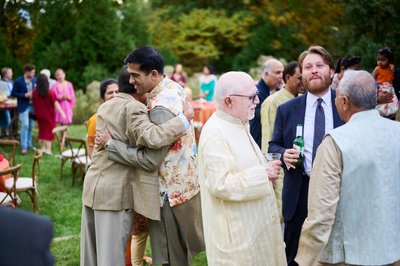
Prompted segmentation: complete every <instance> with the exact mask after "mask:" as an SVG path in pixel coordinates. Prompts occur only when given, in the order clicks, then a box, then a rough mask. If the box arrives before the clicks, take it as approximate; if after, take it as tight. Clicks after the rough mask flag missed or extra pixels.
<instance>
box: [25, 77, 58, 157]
mask: <svg viewBox="0 0 400 266" xmlns="http://www.w3.org/2000/svg"><path fill="white" fill-rule="evenodd" d="M32 103H33V109H34V110H35V117H36V120H37V123H38V127H39V136H38V139H39V144H40V149H41V151H42V152H43V153H45V154H51V142H52V140H54V134H53V128H55V127H56V109H57V111H58V112H59V113H60V115H61V116H62V117H65V114H64V112H63V110H62V109H61V107H60V105H59V103H58V102H57V99H56V94H55V93H54V91H52V90H49V80H48V78H47V76H46V75H44V74H40V75H39V76H37V79H36V87H35V89H34V90H33V92H32Z"/></svg>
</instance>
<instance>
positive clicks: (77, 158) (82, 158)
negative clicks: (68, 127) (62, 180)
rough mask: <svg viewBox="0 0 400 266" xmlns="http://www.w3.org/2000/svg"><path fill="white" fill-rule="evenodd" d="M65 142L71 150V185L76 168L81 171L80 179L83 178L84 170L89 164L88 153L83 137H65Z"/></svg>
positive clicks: (73, 181)
mask: <svg viewBox="0 0 400 266" xmlns="http://www.w3.org/2000/svg"><path fill="white" fill-rule="evenodd" d="M65 142H66V145H68V146H69V147H70V149H71V152H72V158H71V169H72V185H74V184H75V178H76V175H77V172H78V170H79V171H80V172H81V178H82V180H83V179H84V177H85V174H86V170H87V169H88V167H89V165H90V158H89V155H88V151H87V145H86V140H85V139H81V138H73V137H66V138H65Z"/></svg>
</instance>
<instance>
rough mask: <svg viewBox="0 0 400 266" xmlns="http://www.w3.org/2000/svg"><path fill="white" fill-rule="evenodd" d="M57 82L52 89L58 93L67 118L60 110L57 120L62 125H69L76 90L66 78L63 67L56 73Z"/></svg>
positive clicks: (58, 98) (57, 95) (58, 99)
mask: <svg viewBox="0 0 400 266" xmlns="http://www.w3.org/2000/svg"><path fill="white" fill-rule="evenodd" d="M55 76H56V80H57V82H56V83H55V84H54V85H53V87H52V89H53V91H54V92H55V94H56V97H57V101H58V102H59V104H60V106H61V109H62V110H63V111H64V113H65V118H63V117H62V116H61V114H60V113H59V112H57V113H56V122H57V123H58V124H60V125H69V124H71V123H72V115H73V109H74V106H75V92H74V88H73V87H72V84H71V82H69V81H66V80H65V73H64V70H62V69H61V68H59V69H57V70H56V73H55Z"/></svg>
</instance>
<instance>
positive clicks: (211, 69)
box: [205, 64, 215, 74]
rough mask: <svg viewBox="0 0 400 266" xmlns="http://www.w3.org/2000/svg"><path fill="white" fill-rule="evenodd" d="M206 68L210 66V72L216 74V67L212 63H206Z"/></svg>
mask: <svg viewBox="0 0 400 266" xmlns="http://www.w3.org/2000/svg"><path fill="white" fill-rule="evenodd" d="M205 67H206V68H208V71H209V72H210V74H215V69H214V66H213V65H211V64H208V65H205Z"/></svg>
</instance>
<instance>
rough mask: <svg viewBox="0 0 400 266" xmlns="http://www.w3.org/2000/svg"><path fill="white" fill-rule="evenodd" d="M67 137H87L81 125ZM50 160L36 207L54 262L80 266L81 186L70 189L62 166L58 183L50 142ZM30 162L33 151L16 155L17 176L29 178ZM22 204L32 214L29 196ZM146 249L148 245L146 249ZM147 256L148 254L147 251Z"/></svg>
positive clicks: (43, 168)
mask: <svg viewBox="0 0 400 266" xmlns="http://www.w3.org/2000/svg"><path fill="white" fill-rule="evenodd" d="M69 131H70V135H71V136H74V137H79V138H85V137H86V127H85V126H84V125H72V126H69ZM33 136H34V140H33V142H34V144H35V143H37V141H36V136H37V128H35V130H34V132H33ZM52 150H53V156H50V155H45V154H44V155H43V158H42V160H41V165H40V176H39V185H38V204H39V212H40V214H41V215H44V216H47V217H49V218H50V220H51V221H52V222H53V226H54V237H55V238H54V241H53V243H52V246H51V250H52V253H53V255H54V256H55V258H56V265H71V266H72V265H79V246H80V242H79V241H80V238H79V234H80V223H81V208H82V200H81V199H82V182H81V180H80V179H77V182H76V183H75V185H74V186H72V173H71V165H70V164H69V163H66V164H65V166H64V177H63V178H62V179H60V160H59V158H58V157H57V156H56V155H57V154H58V152H59V151H58V147H56V142H55V141H54V142H53V148H52ZM32 160H33V151H29V152H28V154H27V155H24V156H23V155H20V150H18V152H17V156H16V162H17V163H21V164H22V168H21V171H20V174H19V176H21V177H22V176H30V174H31V168H32ZM21 199H22V203H21V204H20V205H19V208H22V209H25V210H27V211H32V210H33V207H32V203H31V201H30V198H29V196H28V195H24V194H22V195H21ZM148 246H149V245H148ZM147 249H148V250H147V253H148V254H150V249H149V247H148V248H147ZM192 265H193V266H202V265H207V260H206V257H205V254H204V253H201V254H199V255H198V256H197V257H196V258H195V260H194V262H193V264H192Z"/></svg>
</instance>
